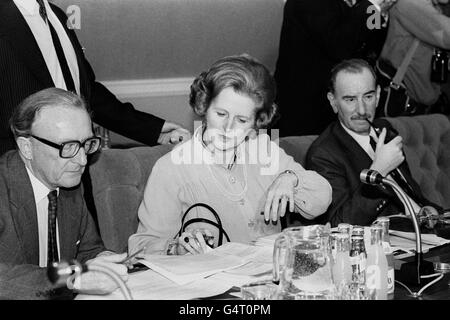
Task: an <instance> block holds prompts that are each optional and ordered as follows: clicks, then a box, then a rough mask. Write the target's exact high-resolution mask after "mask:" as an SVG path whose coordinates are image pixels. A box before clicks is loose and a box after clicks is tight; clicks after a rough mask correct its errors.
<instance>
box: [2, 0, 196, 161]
mask: <svg viewBox="0 0 450 320" xmlns="http://www.w3.org/2000/svg"><path fill="white" fill-rule="evenodd" d="M66 22H67V16H66V14H65V13H64V12H63V11H62V10H61V9H60V8H58V7H57V6H55V5H54V4H51V3H49V2H48V1H47V0H2V1H0V70H1V73H0V155H1V154H3V153H4V152H6V151H7V150H10V149H14V139H13V136H12V135H11V133H10V132H9V127H8V119H9V117H10V116H11V114H12V110H13V108H14V107H16V106H17V105H18V104H19V103H20V102H21V101H22V100H23V99H25V98H26V97H28V96H29V95H31V94H32V93H35V92H37V91H39V90H42V89H45V88H49V87H57V88H62V89H65V90H66V89H67V90H68V91H73V92H76V93H77V94H78V95H80V96H82V97H83V98H84V99H86V101H87V102H88V104H89V106H90V108H91V109H92V111H93V121H94V122H96V123H98V124H99V125H101V126H103V127H105V128H107V129H110V130H113V131H115V132H117V133H119V134H122V135H124V136H127V137H128V138H131V139H134V140H137V141H140V142H142V143H144V144H147V145H150V146H151V145H155V144H157V143H177V142H178V141H180V140H182V139H185V140H187V139H188V138H189V137H190V133H189V132H188V131H187V130H185V129H183V128H181V127H180V126H179V125H177V124H174V123H171V122H168V121H165V120H163V119H161V118H158V117H156V116H154V115H151V114H148V113H145V112H140V111H137V110H136V109H135V108H134V107H133V106H132V105H131V104H130V103H122V102H120V101H119V100H118V99H117V98H116V97H115V96H114V95H113V94H112V93H111V92H110V91H109V90H108V89H106V87H104V86H103V85H102V84H101V83H99V82H97V81H96V79H95V74H94V71H93V70H92V68H91V66H90V64H89V62H88V61H87V59H86V57H85V56H84V53H83V50H82V47H81V45H80V43H79V41H78V38H77V36H76V34H75V32H74V31H73V30H71V29H69V28H67V24H66ZM98 36H101V35H98ZM180 137H181V138H180Z"/></svg>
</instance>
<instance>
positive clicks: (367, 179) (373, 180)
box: [359, 169, 433, 285]
mask: <svg viewBox="0 0 450 320" xmlns="http://www.w3.org/2000/svg"><path fill="white" fill-rule="evenodd" d="M359 179H360V180H361V182H363V183H366V184H371V185H380V184H386V185H388V186H390V187H391V188H392V189H394V190H395V191H396V194H397V196H398V197H399V198H400V200H402V203H403V206H404V207H405V211H407V212H409V216H410V217H411V220H412V223H413V226H414V232H415V234H416V261H415V262H413V263H412V264H411V263H404V264H402V267H401V269H404V272H403V274H404V275H405V281H409V282H413V283H415V284H419V285H420V284H421V283H422V282H424V281H426V280H425V279H422V278H421V274H430V273H432V272H433V264H432V263H431V262H429V261H425V260H423V253H422V239H421V233H420V228H419V222H418V219H417V216H416V214H415V212H414V209H413V206H412V204H411V200H410V198H409V197H408V196H407V195H406V193H405V192H404V191H403V189H402V188H400V187H399V186H398V185H397V184H396V183H395V182H394V181H393V180H391V179H388V178H385V177H383V176H382V175H381V174H380V173H379V172H378V171H376V170H368V169H364V170H362V171H361V173H360V174H359ZM396 277H397V276H396Z"/></svg>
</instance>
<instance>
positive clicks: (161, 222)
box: [128, 157, 182, 254]
mask: <svg viewBox="0 0 450 320" xmlns="http://www.w3.org/2000/svg"><path fill="white" fill-rule="evenodd" d="M166 159H168V158H166V157H164V158H161V159H160V160H158V161H157V162H156V164H155V166H154V167H153V170H152V172H151V174H150V177H149V179H148V181H147V185H146V187H145V190H144V197H143V200H142V202H141V204H140V206H139V209H138V218H139V224H138V229H137V232H136V234H133V235H131V237H130V238H129V240H128V250H129V252H130V253H133V252H135V251H137V250H139V249H140V248H143V247H145V251H144V252H145V253H146V254H165V249H166V247H167V243H168V241H169V240H170V239H172V238H174V237H175V235H176V233H177V232H178V230H179V228H180V225H181V221H180V219H181V213H182V207H181V203H180V201H179V199H178V192H179V186H180V183H177V178H176V176H177V175H176V172H175V171H176V170H174V168H172V167H173V166H171V162H170V161H165V160H166Z"/></svg>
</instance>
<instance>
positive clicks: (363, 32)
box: [274, 0, 386, 136]
mask: <svg viewBox="0 0 450 320" xmlns="http://www.w3.org/2000/svg"><path fill="white" fill-rule="evenodd" d="M371 5H372V4H371V3H370V2H369V1H368V0H361V1H359V2H358V4H356V5H355V6H353V7H351V8H350V7H349V6H347V5H346V4H345V3H344V0H287V2H286V4H285V6H284V16H283V24H282V28H281V36H280V45H279V53H278V60H277V64H276V70H275V79H276V82H277V103H278V105H279V107H280V115H281V118H280V121H279V122H278V123H277V124H275V125H274V127H276V128H279V129H280V135H281V136H290V135H291V136H296V135H309V134H320V133H321V132H322V131H323V130H325V128H326V127H327V126H328V125H329V124H330V123H331V122H332V121H333V120H334V119H335V115H334V113H333V111H332V109H331V106H330V104H329V103H328V101H327V98H326V94H327V89H328V82H329V79H330V71H331V68H332V67H333V66H334V65H335V64H337V63H338V62H340V61H341V60H343V59H350V58H364V59H367V60H370V61H374V60H375V58H376V57H377V56H378V55H379V53H380V51H381V48H382V46H383V43H384V39H385V36H386V28H381V29H373V30H370V29H369V28H368V27H367V19H368V18H369V17H370V16H371V14H372V13H369V14H368V13H367V12H366V10H367V8H368V7H369V6H371Z"/></svg>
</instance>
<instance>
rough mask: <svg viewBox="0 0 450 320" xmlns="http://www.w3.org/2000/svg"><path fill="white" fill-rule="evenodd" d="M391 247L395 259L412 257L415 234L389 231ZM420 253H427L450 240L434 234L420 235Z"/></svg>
mask: <svg viewBox="0 0 450 320" xmlns="http://www.w3.org/2000/svg"><path fill="white" fill-rule="evenodd" d="M389 235H390V237H389V238H390V241H391V246H392V248H393V250H394V256H395V258H396V259H402V258H406V257H409V256H412V255H414V254H415V252H416V234H415V233H414V232H404V231H397V230H389ZM421 240H422V252H424V253H425V252H428V250H430V249H431V248H434V247H437V246H441V245H444V244H446V243H450V240H447V239H444V238H441V237H438V236H437V235H435V234H434V233H432V234H428V233H427V234H424V233H422V234H421Z"/></svg>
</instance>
